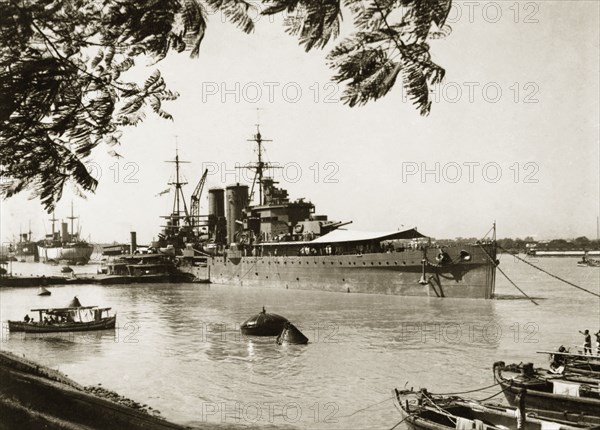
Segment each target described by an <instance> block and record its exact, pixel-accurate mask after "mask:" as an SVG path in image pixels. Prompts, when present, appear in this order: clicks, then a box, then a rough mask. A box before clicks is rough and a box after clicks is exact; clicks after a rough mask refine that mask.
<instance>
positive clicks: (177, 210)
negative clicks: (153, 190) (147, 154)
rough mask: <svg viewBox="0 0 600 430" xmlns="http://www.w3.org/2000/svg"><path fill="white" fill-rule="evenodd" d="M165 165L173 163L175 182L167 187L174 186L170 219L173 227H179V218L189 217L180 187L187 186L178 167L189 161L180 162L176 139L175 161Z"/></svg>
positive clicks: (168, 161)
mask: <svg viewBox="0 0 600 430" xmlns="http://www.w3.org/2000/svg"><path fill="white" fill-rule="evenodd" d="M165 163H175V181H174V182H169V185H174V186H175V198H174V199H173V211H172V214H171V216H170V217H167V218H171V220H172V221H173V227H179V220H180V219H181V218H187V217H189V214H188V209H187V205H186V204H185V196H184V195H183V189H182V187H183V186H184V185H186V184H187V182H185V181H183V180H182V179H181V176H180V173H179V165H180V164H181V163H189V161H182V160H180V159H179V148H178V147H177V137H175V160H166V161H165ZM182 204H183V213H184V215H181V212H182V211H181V206H182Z"/></svg>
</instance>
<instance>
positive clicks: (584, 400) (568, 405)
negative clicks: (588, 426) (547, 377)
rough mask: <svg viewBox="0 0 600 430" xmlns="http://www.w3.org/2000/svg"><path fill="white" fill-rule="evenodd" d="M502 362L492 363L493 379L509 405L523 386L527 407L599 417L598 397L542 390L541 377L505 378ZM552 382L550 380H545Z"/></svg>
mask: <svg viewBox="0 0 600 430" xmlns="http://www.w3.org/2000/svg"><path fill="white" fill-rule="evenodd" d="M503 368H504V363H503V362H498V363H495V364H494V379H495V380H496V382H497V383H498V384H500V386H501V387H502V391H503V392H504V396H505V397H506V400H507V401H508V403H509V404H510V405H511V406H516V405H517V403H518V399H517V395H518V394H519V393H520V392H521V390H522V389H523V388H525V389H526V390H527V392H526V400H525V403H526V407H527V409H534V410H541V411H561V412H563V413H565V414H581V415H590V416H592V417H600V398H598V395H597V394H596V397H578V396H570V395H563V394H554V393H552V392H548V391H544V390H542V389H540V388H538V387H539V386H543V385H544V383H543V380H542V379H539V378H538V379H535V380H532V383H527V382H522V381H519V380H515V379H506V378H504V377H502V369H503ZM547 383H548V384H552V382H547Z"/></svg>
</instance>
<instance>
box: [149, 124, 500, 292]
mask: <svg viewBox="0 0 600 430" xmlns="http://www.w3.org/2000/svg"><path fill="white" fill-rule="evenodd" d="M249 140H250V141H252V142H254V143H255V144H256V153H257V155H258V160H257V162H255V163H252V164H249V165H247V166H244V168H248V169H251V170H252V171H253V172H254V180H253V182H252V184H251V185H250V186H249V185H246V184H240V183H236V184H232V185H229V186H227V187H225V188H211V189H209V190H208V213H207V214H200V197H201V193H202V190H203V187H204V184H205V181H206V175H207V171H205V172H204V175H203V176H202V178H201V179H200V182H199V183H198V185H197V186H196V188H195V190H194V193H193V194H192V196H191V199H190V204H189V210H188V205H187V204H186V199H185V196H184V194H183V190H182V187H183V185H185V184H186V182H185V181H184V180H183V179H182V176H181V175H180V164H181V163H184V161H180V160H179V155H178V154H177V155H176V158H175V160H172V162H174V163H175V167H176V176H175V179H174V180H173V181H172V182H170V185H172V186H173V187H174V188H175V198H174V202H173V211H172V213H171V214H169V215H167V216H165V217H164V218H166V225H165V226H163V227H164V229H163V230H162V233H161V234H160V235H159V240H158V241H156V242H154V243H153V245H152V246H153V247H154V248H155V250H156V251H159V252H163V253H167V254H168V253H172V254H174V255H176V256H177V258H178V260H179V269H180V270H182V271H184V272H188V273H191V274H193V275H194V276H195V277H196V279H197V280H199V281H204V282H211V283H217V284H239V285H243V286H248V287H251V286H256V287H263V288H264V287H272V288H287V289H307V290H322V291H330V292H342V293H373V294H393V295H402V296H429V297H444V298H481V299H490V298H492V297H493V296H494V287H495V274H496V265H497V264H498V261H497V260H496V240H495V225H494V227H493V235H492V237H491V238H490V239H488V240H481V241H477V242H476V243H464V244H454V245H451V246H444V247H440V246H438V245H436V244H435V243H432V241H431V240H430V239H429V238H428V237H427V236H426V235H424V234H422V233H421V232H420V231H418V230H417V229H416V228H410V229H406V230H401V231H375V232H367V231H355V230H351V229H349V228H348V224H350V223H351V221H350V222H342V221H333V220H330V219H329V218H328V217H327V216H326V215H318V214H317V212H316V211H315V205H314V204H313V203H311V202H310V201H307V200H306V199H303V198H299V199H295V200H292V199H290V197H289V196H288V192H287V191H286V190H285V189H283V188H279V187H278V186H277V182H276V181H275V180H274V179H273V177H272V176H269V175H268V174H267V172H269V171H273V168H274V167H276V166H274V165H273V164H271V163H268V162H266V161H265V158H264V154H265V148H264V142H266V141H268V140H266V139H263V137H262V135H261V133H260V128H259V126H257V129H256V133H255V134H254V135H253V137H252V139H249ZM256 191H257V193H256ZM255 194H258V195H257V196H256V195H255Z"/></svg>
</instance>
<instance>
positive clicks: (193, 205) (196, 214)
mask: <svg viewBox="0 0 600 430" xmlns="http://www.w3.org/2000/svg"><path fill="white" fill-rule="evenodd" d="M206 175H208V169H206V170H205V171H204V174H203V175H202V178H200V182H198V185H196V188H195V189H194V192H193V193H192V197H191V202H190V224H191V225H192V227H196V226H198V224H199V222H198V221H199V219H200V196H201V195H202V189H203V188H204V183H205V182H206Z"/></svg>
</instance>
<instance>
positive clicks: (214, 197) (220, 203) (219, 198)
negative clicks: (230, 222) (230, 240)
mask: <svg viewBox="0 0 600 430" xmlns="http://www.w3.org/2000/svg"><path fill="white" fill-rule="evenodd" d="M208 231H209V232H210V234H211V235H213V238H214V240H215V242H216V243H225V234H226V231H225V190H224V189H223V188H211V189H210V190H208Z"/></svg>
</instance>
